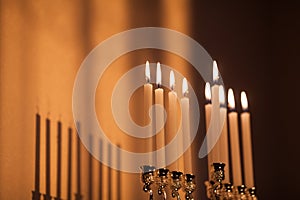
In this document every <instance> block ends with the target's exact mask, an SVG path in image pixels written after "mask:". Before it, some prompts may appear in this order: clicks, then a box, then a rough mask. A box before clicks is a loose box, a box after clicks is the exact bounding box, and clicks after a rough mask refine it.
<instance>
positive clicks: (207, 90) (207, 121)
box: [205, 82, 212, 175]
mask: <svg viewBox="0 0 300 200" xmlns="http://www.w3.org/2000/svg"><path fill="white" fill-rule="evenodd" d="M205 99H206V101H207V103H206V104H205V125H206V133H207V131H208V127H209V124H210V117H211V90H210V84H209V83H208V82H207V83H206V84H205ZM207 144H209V141H207ZM207 146H208V145H207ZM207 164H208V165H207V169H208V175H209V174H210V168H211V164H212V157H211V153H209V154H208V155H207Z"/></svg>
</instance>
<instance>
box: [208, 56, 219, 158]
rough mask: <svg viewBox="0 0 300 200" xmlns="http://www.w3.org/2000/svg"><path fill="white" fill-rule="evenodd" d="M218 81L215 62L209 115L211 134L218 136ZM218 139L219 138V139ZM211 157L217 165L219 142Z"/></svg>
mask: <svg viewBox="0 0 300 200" xmlns="http://www.w3.org/2000/svg"><path fill="white" fill-rule="evenodd" d="M218 80H219V70H218V66H217V62H216V61H214V62H213V81H214V85H213V86H212V88H211V93H212V96H211V97H212V99H211V101H212V107H211V112H212V113H211V114H212V118H213V120H212V121H213V122H214V124H212V127H211V128H212V130H213V131H212V133H213V134H220V101H219V85H218ZM219 139H220V138H219ZM209 142H210V144H209V145H213V143H214V141H209ZM211 155H212V162H213V163H219V162H220V144H219V140H218V141H217V143H216V144H215V145H214V148H213V149H212V151H211Z"/></svg>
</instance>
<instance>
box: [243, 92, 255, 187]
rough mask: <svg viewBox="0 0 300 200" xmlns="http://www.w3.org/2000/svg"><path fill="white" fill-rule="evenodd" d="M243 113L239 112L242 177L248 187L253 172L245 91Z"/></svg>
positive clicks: (251, 184)
mask: <svg viewBox="0 0 300 200" xmlns="http://www.w3.org/2000/svg"><path fill="white" fill-rule="evenodd" d="M241 102H242V108H243V113H242V114H241V127H242V141H243V153H244V154H243V155H244V178H245V184H246V186H247V187H248V188H252V187H254V173H253V160H252V140H251V125H250V113H249V112H248V100H247V96H246V93H245V92H242V93H241Z"/></svg>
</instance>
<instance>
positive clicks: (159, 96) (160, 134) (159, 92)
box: [154, 62, 166, 167]
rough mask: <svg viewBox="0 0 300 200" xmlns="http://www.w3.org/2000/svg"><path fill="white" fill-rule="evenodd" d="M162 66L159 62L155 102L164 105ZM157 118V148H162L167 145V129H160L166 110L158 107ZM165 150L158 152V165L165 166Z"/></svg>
mask: <svg viewBox="0 0 300 200" xmlns="http://www.w3.org/2000/svg"><path fill="white" fill-rule="evenodd" d="M161 79H162V77H161V68H160V63H159V62H158V63H157V68H156V84H157V87H158V88H157V89H155V91H154V95H155V104H158V105H161V106H162V107H164V90H163V89H162V88H161V87H160V86H161ZM155 119H156V129H155V130H156V149H157V150H158V149H160V148H162V147H164V146H165V130H164V127H162V128H161V129H160V127H159V124H161V123H159V122H161V121H164V110H163V109H156V110H155ZM165 160H166V158H165V152H164V151H160V152H158V153H157V166H158V167H165V166H166V163H165Z"/></svg>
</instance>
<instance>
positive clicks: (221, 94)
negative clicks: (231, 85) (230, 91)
mask: <svg viewBox="0 0 300 200" xmlns="http://www.w3.org/2000/svg"><path fill="white" fill-rule="evenodd" d="M219 100H220V104H223V105H224V104H225V91H224V87H223V85H220V87H219Z"/></svg>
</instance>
